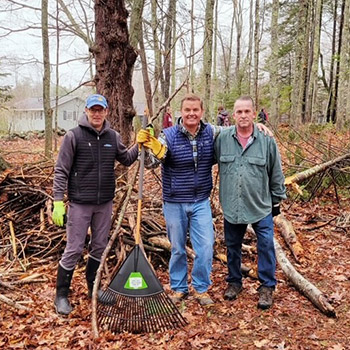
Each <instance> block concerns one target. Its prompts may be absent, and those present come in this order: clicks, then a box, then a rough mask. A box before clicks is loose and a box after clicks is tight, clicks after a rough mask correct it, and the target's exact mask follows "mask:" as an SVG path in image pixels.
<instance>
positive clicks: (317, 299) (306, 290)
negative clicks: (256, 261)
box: [274, 239, 336, 317]
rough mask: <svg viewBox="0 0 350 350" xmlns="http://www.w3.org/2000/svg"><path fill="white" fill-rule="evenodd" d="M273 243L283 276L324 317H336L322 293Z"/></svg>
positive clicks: (279, 247) (277, 245)
mask: <svg viewBox="0 0 350 350" xmlns="http://www.w3.org/2000/svg"><path fill="white" fill-rule="evenodd" d="M274 243H275V250H276V258H277V261H278V263H279V265H280V266H281V268H282V271H283V272H284V274H285V275H286V276H287V278H288V279H289V280H290V281H291V282H292V283H293V285H294V287H296V288H297V289H298V290H299V291H300V292H301V293H302V294H303V295H305V296H306V297H307V298H308V299H309V300H310V301H311V302H312V303H313V304H314V305H315V306H316V307H317V308H318V309H319V310H321V311H322V312H323V313H324V314H325V315H327V316H329V317H336V313H335V310H334V308H333V306H332V305H331V304H330V303H329V302H328V300H327V298H326V297H325V296H324V295H323V294H322V292H321V291H320V290H319V289H318V288H316V287H315V286H314V285H313V284H312V283H311V282H309V281H308V280H307V279H305V278H304V277H303V276H302V275H301V274H300V273H299V272H298V271H296V270H295V268H294V266H293V265H292V264H291V263H290V261H289V260H288V258H287V257H286V255H285V254H284V252H283V249H282V247H281V246H280V244H279V243H278V242H277V240H276V239H275V240H274Z"/></svg>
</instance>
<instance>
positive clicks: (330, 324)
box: [0, 138, 350, 350]
mask: <svg viewBox="0 0 350 350" xmlns="http://www.w3.org/2000/svg"><path fill="white" fill-rule="evenodd" d="M338 142H339V145H340V147H342V142H346V143H343V145H344V144H347V143H348V139H347V140H346V141H344V140H343V141H342V140H341V138H340V139H339V140H338ZM0 150H2V151H4V154H5V159H6V160H8V161H9V162H10V163H12V164H14V163H15V164H18V162H31V161H33V152H34V154H36V153H35V150H39V153H40V152H42V141H41V140H34V141H33V140H32V141H23V140H14V141H4V140H0ZM28 150H30V152H28ZM40 150H41V151H40ZM26 152H28V153H31V155H30V157H31V158H27V157H26V156H25V154H26ZM282 153H283V152H282ZM0 154H1V153H0ZM19 154H21V157H19ZM23 154H24V156H23ZM19 158H20V159H19ZM347 187H348V186H347ZM0 195H1V192H0ZM338 196H339V197H340V205H339V204H338V203H337V202H336V200H335V195H334V192H333V191H332V189H331V188H329V189H328V190H325V191H323V193H322V196H320V197H318V196H315V197H314V199H313V200H311V201H298V202H296V201H292V200H291V199H289V200H287V201H285V202H284V203H283V208H282V210H283V213H284V215H285V216H286V217H287V218H288V219H289V220H290V221H291V222H292V224H293V226H294V229H295V231H296V233H297V236H298V238H299V240H300V242H301V244H302V247H303V249H304V260H303V263H299V264H298V263H296V262H295V261H293V258H292V257H291V255H290V254H289V255H288V256H289V258H290V260H291V262H292V263H293V265H294V266H295V267H296V269H297V270H298V271H299V272H300V273H301V274H303V276H304V277H305V278H307V279H308V280H309V281H310V282H312V283H313V284H314V285H315V286H316V287H317V288H319V289H320V290H321V291H322V292H323V293H324V295H326V296H327V298H328V300H329V302H330V303H331V304H332V306H333V307H334V308H335V311H336V317H327V316H326V315H324V314H322V313H321V312H320V311H319V310H318V309H317V308H316V307H315V306H314V305H313V304H312V303H311V301H309V300H308V299H307V298H306V297H305V296H303V295H301V294H300V293H299V292H298V291H297V290H296V289H295V288H294V287H293V286H292V285H291V284H290V282H288V280H287V278H286V276H285V275H284V274H283V272H282V271H281V268H280V267H279V266H277V279H278V286H277V289H276V291H275V294H274V305H273V307H272V308H271V309H269V310H265V311H262V310H259V309H258V308H257V301H258V292H257V287H258V286H259V283H258V281H257V280H255V279H252V278H250V277H247V278H245V279H244V284H243V286H244V290H243V292H242V293H241V294H240V296H239V297H238V299H237V300H235V301H226V300H224V299H223V293H224V290H225V288H226V282H225V277H226V272H227V268H226V265H225V264H224V263H222V262H220V261H218V260H214V264H213V273H212V281H213V284H212V286H211V288H210V290H209V293H210V294H211V296H212V298H213V299H214V301H215V304H214V305H213V306H211V307H201V306H200V305H199V304H198V303H197V301H196V300H195V299H194V298H193V296H192V295H190V296H189V298H188V299H187V300H186V301H184V302H183V304H182V305H181V307H180V310H181V313H182V314H183V316H184V317H185V318H186V320H187V322H188V325H187V326H185V327H184V328H182V329H177V330H171V331H167V332H160V333H152V334H136V335H135V334H130V333H123V334H117V335H114V334H111V333H110V332H108V331H103V332H100V337H99V338H98V339H97V340H93V338H92V331H91V302H90V300H89V299H88V298H87V291H86V284H85V275H84V272H85V267H84V265H83V264H81V265H79V266H78V268H77V269H76V271H75V273H74V277H73V282H72V293H71V295H70V300H71V302H72V305H73V306H74V310H73V312H72V313H71V314H70V315H69V317H61V316H58V315H57V314H56V313H55V310H54V306H53V299H54V296H55V278H56V269H57V262H58V257H57V256H55V257H53V258H52V259H46V260H43V261H40V260H38V261H37V262H36V263H33V264H32V266H30V267H29V268H28V270H27V271H26V272H23V270H21V266H20V265H19V264H17V265H16V264H15V265H14V264H11V270H12V271H11V276H12V277H13V276H14V275H16V276H17V278H18V279H21V278H23V277H25V276H27V275H30V274H37V276H38V278H41V279H45V282H42V283H28V284H22V285H20V287H15V289H13V290H12V289H11V290H10V289H7V288H3V287H2V286H1V285H0V294H3V295H5V296H7V297H8V298H11V299H12V300H14V301H17V302H22V305H25V306H27V307H28V308H29V310H30V311H22V310H18V309H15V308H13V307H11V306H9V305H8V304H5V303H1V301H0V304H1V308H0V349H38V350H41V349H50V350H55V349H96V350H97V349H104V350H108V349H158V350H160V349H174V350H175V349H209V350H210V349H278V350H297V349H298V350H299V349H300V350H306V349H327V350H346V349H350V298H349V295H350V230H349V223H348V222H347V225H344V224H341V223H340V221H339V220H338V219H337V218H343V219H344V218H347V219H348V218H349V216H350V202H349V193H348V188H347V190H346V191H343V192H341V191H339V193H338ZM0 203H1V201H0ZM217 211H218V209H217V208H216V209H215V210H214V213H215V212H217ZM215 220H217V222H218V221H221V220H222V216H220V215H219V214H218V215H217V217H216V218H215ZM344 220H345V219H344ZM344 220H343V221H342V223H344ZM216 229H217V233H216V234H217V238H222V225H220V224H219V223H217V225H216ZM0 236H1V232H0ZM276 237H277V239H278V240H279V242H280V243H281V244H284V243H283V241H282V239H281V238H280V236H279V235H278V233H277V232H276ZM250 244H252V245H254V244H255V242H254V241H252V242H250ZM284 246H285V245H284ZM243 262H244V263H247V264H249V265H252V264H253V265H254V264H256V256H252V255H249V254H247V253H245V254H244V256H243ZM0 267H1V269H0V279H2V280H3V281H6V282H11V281H9V280H7V279H6V276H7V272H8V268H9V261H8V260H7V256H5V255H2V256H1V255H0ZM14 271H15V274H14ZM157 275H158V277H159V279H160V281H161V283H162V284H163V286H164V288H165V290H166V291H169V279H168V274H167V271H166V269H165V268H162V267H161V266H159V267H158V268H157ZM23 302H24V303H23Z"/></svg>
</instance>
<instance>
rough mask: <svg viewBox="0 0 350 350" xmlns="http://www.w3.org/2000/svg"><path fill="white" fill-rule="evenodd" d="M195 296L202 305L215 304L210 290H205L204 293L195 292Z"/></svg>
mask: <svg viewBox="0 0 350 350" xmlns="http://www.w3.org/2000/svg"><path fill="white" fill-rule="evenodd" d="M194 297H195V298H196V299H197V301H198V302H199V304H200V305H202V306H209V305H213V304H214V301H213V299H212V298H210V296H209V294H208V292H204V293H198V292H195V293H194Z"/></svg>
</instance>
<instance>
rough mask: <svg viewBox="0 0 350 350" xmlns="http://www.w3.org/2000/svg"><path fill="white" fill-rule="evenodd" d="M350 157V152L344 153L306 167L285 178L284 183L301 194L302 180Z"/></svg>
mask: <svg viewBox="0 0 350 350" xmlns="http://www.w3.org/2000/svg"><path fill="white" fill-rule="evenodd" d="M348 158H350V153H347V154H343V155H342V156H340V157H337V158H334V159H331V160H329V161H328V162H325V163H322V164H317V165H316V166H314V167H312V168H310V169H306V170H304V171H302V172H300V173H297V174H294V175H292V176H289V177H287V178H286V179H285V181H284V183H285V185H287V186H291V187H292V188H293V190H294V191H296V192H298V193H299V194H300V193H302V191H301V190H300V189H299V186H298V183H300V182H301V181H304V180H306V179H309V178H310V177H312V176H314V175H316V174H317V173H320V172H322V171H325V170H327V169H328V168H330V167H332V166H334V165H336V164H337V163H340V162H342V161H343V160H345V159H348Z"/></svg>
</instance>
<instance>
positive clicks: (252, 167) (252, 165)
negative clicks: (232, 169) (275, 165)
mask: <svg viewBox="0 0 350 350" xmlns="http://www.w3.org/2000/svg"><path fill="white" fill-rule="evenodd" d="M247 161H248V165H249V166H248V170H249V174H250V175H252V176H257V177H259V178H261V177H263V176H264V172H265V171H266V170H265V168H266V167H265V165H266V159H264V158H256V157H249V158H248V159H247Z"/></svg>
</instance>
